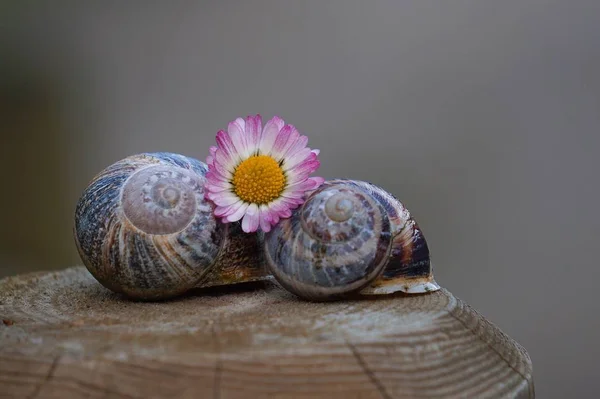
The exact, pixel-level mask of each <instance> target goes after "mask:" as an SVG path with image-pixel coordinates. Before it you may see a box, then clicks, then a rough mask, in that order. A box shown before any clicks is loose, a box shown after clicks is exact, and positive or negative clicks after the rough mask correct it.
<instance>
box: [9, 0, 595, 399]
mask: <svg viewBox="0 0 600 399" xmlns="http://www.w3.org/2000/svg"><path fill="white" fill-rule="evenodd" d="M33 3H34V2H12V3H7V2H3V3H2V4H1V5H0V33H1V34H0V45H1V47H0V50H1V54H0V67H1V70H0V118H1V119H0V120H1V125H0V126H1V129H2V135H1V137H2V138H1V140H2V141H1V142H0V155H1V156H0V162H2V165H0V166H1V167H2V171H3V173H2V177H3V183H2V184H1V185H0V187H1V189H0V192H1V195H0V200H1V201H2V204H1V205H2V209H3V212H2V213H3V216H2V220H1V221H0V276H5V275H12V274H16V273H24V272H28V271H34V270H44V269H59V268H64V267H66V266H70V265H75V264H79V263H80V261H79V259H78V256H77V254H76V251H75V245H74V244H73V240H72V232H71V229H72V214H73V210H74V206H75V203H76V201H77V199H78V196H79V194H80V193H81V192H82V191H83V189H84V188H85V186H86V184H87V183H88V181H89V180H90V179H91V178H92V177H93V176H94V175H95V174H96V173H97V172H99V171H100V170H101V169H103V168H104V167H106V166H107V165H109V164H111V163H113V162H115V161H117V160H119V159H121V158H123V157H125V156H127V155H130V154H134V153H139V152H144V151H157V150H164V151H172V152H179V153H183V154H186V155H189V156H193V157H197V158H200V159H204V158H205V156H206V154H207V152H208V147H209V146H210V145H212V144H213V142H214V135H215V133H216V132H217V130H219V129H221V128H226V126H227V122H228V121H230V120H231V119H233V118H235V117H237V116H245V115H247V114H250V113H261V114H262V115H263V118H265V119H267V118H270V117H272V116H273V115H280V116H282V117H283V118H284V119H286V121H288V122H289V123H293V124H295V125H296V126H297V127H298V128H299V129H300V131H301V132H303V133H304V134H307V135H308V136H309V138H310V141H309V145H310V146H311V147H313V148H320V149H321V160H322V167H321V169H320V171H319V174H320V175H322V176H325V177H327V178H331V177H351V178H356V179H363V180H369V181H371V182H373V183H376V184H379V185H381V186H383V187H385V188H386V189H388V190H389V191H391V192H392V193H394V194H396V195H397V196H398V197H399V198H400V199H401V200H402V201H403V202H404V203H405V204H406V205H407V206H408V208H409V209H410V210H411V211H412V213H413V214H414V216H415V217H416V219H417V220H418V222H419V224H420V225H421V227H422V228H423V230H424V232H425V234H426V237H427V239H428V241H429V245H430V248H431V250H432V253H433V257H434V264H435V267H436V269H435V273H436V279H437V281H438V282H439V283H440V284H441V285H442V286H444V287H446V288H448V289H449V290H450V291H452V292H453V293H454V294H456V295H457V296H458V297H460V298H462V299H464V300H466V301H467V302H468V303H470V304H471V305H472V306H473V307H475V308H476V309H478V310H479V311H480V312H481V313H483V314H484V315H485V316H487V317H488V318H489V319H490V320H492V321H493V322H494V323H496V324H497V325H498V326H500V328H502V329H503V330H504V331H505V332H506V333H508V334H509V335H510V336H512V337H513V338H515V339H516V340H517V341H519V342H520V343H521V344H522V345H523V346H525V347H526V348H527V349H528V351H529V353H530V355H531V356H532V358H533V364H534V375H535V379H536V391H537V393H538V396H539V397H540V398H567V397H568V398H575V397H577V398H583V397H597V395H598V391H599V389H600V381H599V380H598V373H599V371H600V367H599V365H598V358H599V357H600V351H599V347H600V346H599V345H598V342H597V339H598V337H599V332H600V328H599V327H600V326H599V324H600V321H599V311H600V306H599V305H598V301H597V300H598V297H597V296H596V295H595V292H594V290H595V289H596V287H597V284H598V279H599V277H600V265H599V264H598V257H597V252H598V251H597V249H598V246H599V245H600V244H599V243H598V239H599V238H600V217H599V213H598V208H597V207H598V204H599V202H600V201H599V200H600V188H599V187H598V178H597V171H598V169H599V167H600V161H599V160H598V156H599V155H600V151H599V149H600V134H599V133H600V132H599V127H600V1H597V0H590V1H541V0H539V1H538V0H532V1H524V0H503V1H484V0H477V1H426V0H413V1H400V0H395V1H394V0H389V1H366V0H365V1H350V0H337V1H283V0H281V1H275V0H273V1H267V0H260V1H241V0H240V1H232V0H228V1H223V0H222V1H216V0H215V1H195V2H194V1H177V2H175V1H173V2H161V3H159V2H149V1H148V2H133V1H132V2H111V1H109V2H96V3H92V2H88V4H85V5H84V4H82V3H83V2H81V3H75V2H73V3H72V4H70V5H69V4H68V3H66V2H60V3H59V2H56V3H55V4H54V5H53V6H50V5H49V4H48V5H36V6H33V5H32V4H33ZM48 3H50V2H48ZM59 4H61V5H59Z"/></svg>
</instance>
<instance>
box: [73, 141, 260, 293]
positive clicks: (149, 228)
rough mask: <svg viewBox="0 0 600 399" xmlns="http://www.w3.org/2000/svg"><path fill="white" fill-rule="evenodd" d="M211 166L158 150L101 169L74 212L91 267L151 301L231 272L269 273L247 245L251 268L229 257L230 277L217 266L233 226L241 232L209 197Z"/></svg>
mask: <svg viewBox="0 0 600 399" xmlns="http://www.w3.org/2000/svg"><path fill="white" fill-rule="evenodd" d="M206 173H207V166H206V165H205V164H203V163H202V162H200V161H197V160H195V159H193V158H188V157H185V156H183V155H178V154H171V153H151V154H140V155H134V156H130V157H128V158H125V159H123V160H121V161H119V162H117V163H115V164H113V165H111V166H109V167H108V168H106V169H105V170H104V171H102V172H101V173H100V174H98V175H97V176H96V177H95V178H94V179H93V181H92V182H91V183H90V184H89V186H88V187H87V189H86V190H85V191H84V193H83V194H82V196H81V198H80V200H79V202H78V204H77V207H76V211H75V241H76V244H77V248H78V250H79V254H80V256H81V258H82V260H83V262H84V264H85V266H86V267H87V269H88V270H89V271H90V273H91V274H92V275H93V276H94V277H95V278H96V279H97V280H98V281H99V282H100V283H101V284H103V285H104V286H105V287H107V288H109V289H111V290H113V291H115V292H119V293H123V294H125V295H127V296H129V297H132V298H137V299H145V300H148V299H163V298H169V297H172V296H176V295H179V294H181V293H184V292H186V291H188V290H189V289H191V288H193V287H195V286H198V285H199V284H200V283H201V282H202V281H204V280H210V281H211V283H210V285H215V284H218V283H219V282H220V280H222V278H225V277H228V278H229V281H225V282H224V283H229V282H237V281H239V280H244V279H246V278H247V279H249V280H250V279H253V277H258V275H261V274H264V273H261V271H260V270H261V269H260V267H259V264H260V259H259V257H258V256H254V257H253V256H249V255H248V253H247V252H248V251H246V253H244V256H245V257H246V260H248V259H247V258H251V259H250V260H251V261H253V262H254V263H252V264H251V266H249V267H250V268H253V269H252V270H251V271H250V273H244V270H243V268H242V269H240V268H237V267H234V266H235V265H234V266H231V263H232V262H233V263H235V261H236V259H229V263H230V265H229V267H228V268H227V272H228V273H229V274H230V275H229V276H222V275H221V274H219V272H215V271H214V270H212V269H214V265H215V263H217V260H218V259H219V257H220V256H221V257H222V256H224V254H223V252H226V251H227V249H226V248H227V247H228V244H229V243H231V242H232V239H231V237H229V236H230V235H231V234H232V231H235V234H237V235H239V234H241V232H237V231H236V230H235V229H231V231H230V227H229V226H228V225H225V224H222V223H218V222H217V220H216V219H215V218H214V216H213V210H214V205H212V203H210V202H209V201H206V200H205V199H204V182H205V175H206ZM233 241H238V242H239V240H237V239H235V238H234V239H233ZM244 243H245V244H250V243H252V241H248V239H245V241H244ZM254 245H256V247H257V248H258V241H256V239H255V242H254ZM224 248H225V250H224ZM251 252H252V251H251ZM253 253H254V254H256V253H258V250H256V251H254V252H253ZM240 270H241V272H240Z"/></svg>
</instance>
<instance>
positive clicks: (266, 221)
mask: <svg viewBox="0 0 600 399" xmlns="http://www.w3.org/2000/svg"><path fill="white" fill-rule="evenodd" d="M258 212H259V215H258V222H259V224H260V229H261V230H262V231H264V232H265V233H268V232H269V231H271V220H272V218H271V214H270V212H269V208H268V207H267V206H266V205H261V206H260V208H259V210H258Z"/></svg>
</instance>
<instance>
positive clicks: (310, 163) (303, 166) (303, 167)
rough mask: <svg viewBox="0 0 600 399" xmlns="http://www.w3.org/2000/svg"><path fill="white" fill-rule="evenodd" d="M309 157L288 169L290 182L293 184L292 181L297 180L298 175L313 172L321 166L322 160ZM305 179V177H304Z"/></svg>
mask: <svg viewBox="0 0 600 399" xmlns="http://www.w3.org/2000/svg"><path fill="white" fill-rule="evenodd" d="M311 158H312V157H310V158H307V159H305V160H304V161H302V162H301V163H300V164H298V165H296V166H295V167H293V168H291V169H290V170H287V171H286V175H287V177H288V182H290V183H289V184H291V181H297V179H296V177H298V176H306V177H308V175H309V174H311V173H313V172H314V171H316V170H317V169H319V166H321V162H320V161H319V160H318V159H311ZM303 180H304V179H303Z"/></svg>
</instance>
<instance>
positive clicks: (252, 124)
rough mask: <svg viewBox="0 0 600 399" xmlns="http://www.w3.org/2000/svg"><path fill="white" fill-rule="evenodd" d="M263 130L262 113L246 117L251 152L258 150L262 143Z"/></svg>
mask: <svg viewBox="0 0 600 399" xmlns="http://www.w3.org/2000/svg"><path fill="white" fill-rule="evenodd" d="M261 131H262V119H261V117H260V115H256V116H252V115H248V116H247V117H246V138H247V145H248V148H249V150H250V152H251V153H254V152H256V150H257V149H258V145H259V143H260V134H261Z"/></svg>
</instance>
